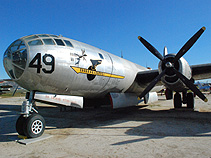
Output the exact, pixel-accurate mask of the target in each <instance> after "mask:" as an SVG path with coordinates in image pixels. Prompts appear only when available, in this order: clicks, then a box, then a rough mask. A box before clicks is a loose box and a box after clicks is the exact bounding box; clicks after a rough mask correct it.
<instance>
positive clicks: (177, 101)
mask: <svg viewBox="0 0 211 158" xmlns="http://www.w3.org/2000/svg"><path fill="white" fill-rule="evenodd" d="M182 103H183V104H187V108H188V109H193V108H194V95H193V93H192V92H188V93H187V92H183V93H182V97H181V94H180V93H179V92H176V93H175V94H174V108H175V109H178V108H181V107H182Z"/></svg>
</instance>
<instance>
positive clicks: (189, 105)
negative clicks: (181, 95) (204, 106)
mask: <svg viewBox="0 0 211 158" xmlns="http://www.w3.org/2000/svg"><path fill="white" fill-rule="evenodd" d="M187 108H190V109H193V108H194V95H193V93H192V92H189V93H188V94H187Z"/></svg>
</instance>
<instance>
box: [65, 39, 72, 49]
mask: <svg viewBox="0 0 211 158" xmlns="http://www.w3.org/2000/svg"><path fill="white" fill-rule="evenodd" d="M64 42H65V43H66V45H67V46H68V47H73V45H72V43H71V42H70V41H67V40H64Z"/></svg>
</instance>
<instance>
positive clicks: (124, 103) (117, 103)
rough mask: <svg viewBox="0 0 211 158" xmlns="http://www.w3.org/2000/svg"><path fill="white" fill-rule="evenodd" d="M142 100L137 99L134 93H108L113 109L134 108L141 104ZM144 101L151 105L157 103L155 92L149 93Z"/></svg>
mask: <svg viewBox="0 0 211 158" xmlns="http://www.w3.org/2000/svg"><path fill="white" fill-rule="evenodd" d="M143 101H144V99H138V97H137V96H136V95H135V94H134V93H110V102H111V105H112V108H113V109H117V108H123V107H129V106H135V105H138V104H139V103H141V102H143ZM145 101H146V102H147V103H152V102H156V101H158V96H157V93H156V92H149V93H148V95H147V97H146V99H145Z"/></svg>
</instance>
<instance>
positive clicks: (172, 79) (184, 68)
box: [158, 54, 192, 92]
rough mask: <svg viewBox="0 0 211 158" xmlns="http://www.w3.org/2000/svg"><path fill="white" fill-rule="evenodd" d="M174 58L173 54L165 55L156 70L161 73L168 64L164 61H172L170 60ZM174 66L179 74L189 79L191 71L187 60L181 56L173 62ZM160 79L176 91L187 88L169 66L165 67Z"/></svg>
mask: <svg viewBox="0 0 211 158" xmlns="http://www.w3.org/2000/svg"><path fill="white" fill-rule="evenodd" d="M174 58H175V54H168V55H166V56H165V59H164V61H165V62H163V61H160V62H159V65H158V71H159V73H161V72H162V71H163V70H164V69H166V67H167V66H168V65H167V64H166V63H168V62H169V63H172V61H173V60H174ZM174 68H175V69H176V70H177V71H179V72H180V73H181V74H183V75H184V76H185V77H186V78H187V79H189V80H190V79H191V77H192V72H191V68H190V66H189V64H188V62H187V61H186V60H185V59H184V58H183V57H181V58H180V59H179V60H178V61H177V62H176V63H174ZM161 81H162V82H163V84H164V85H165V86H166V87H167V88H169V89H171V90H172V91H176V92H182V91H184V90H187V89H188V88H187V87H186V85H185V84H184V83H183V82H182V81H181V79H180V78H179V77H178V76H177V75H176V74H175V72H174V71H172V69H171V68H168V69H166V72H165V74H164V75H163V76H162V77H161Z"/></svg>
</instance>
